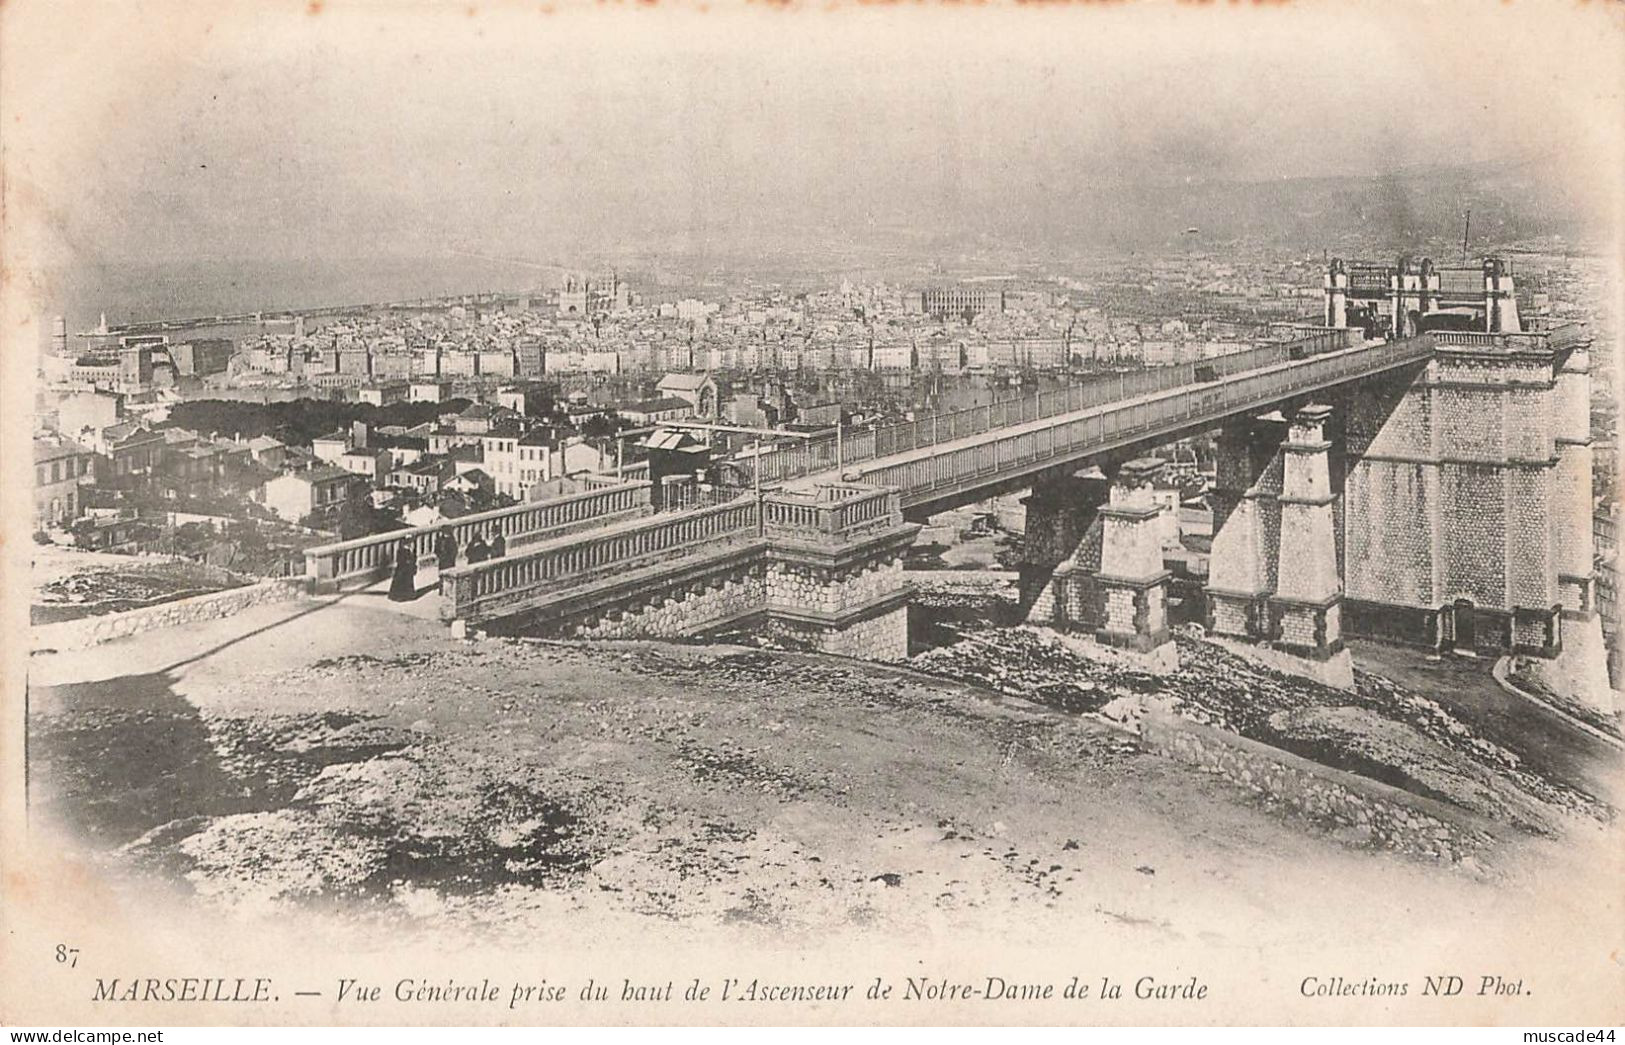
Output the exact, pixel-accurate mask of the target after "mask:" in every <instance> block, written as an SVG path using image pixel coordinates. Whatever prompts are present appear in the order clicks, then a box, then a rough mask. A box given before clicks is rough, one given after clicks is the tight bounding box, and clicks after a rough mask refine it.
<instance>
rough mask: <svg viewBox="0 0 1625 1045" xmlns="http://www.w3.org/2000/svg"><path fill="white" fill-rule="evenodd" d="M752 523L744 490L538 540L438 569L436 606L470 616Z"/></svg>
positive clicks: (750, 533) (734, 534)
mask: <svg viewBox="0 0 1625 1045" xmlns="http://www.w3.org/2000/svg"><path fill="white" fill-rule="evenodd" d="M758 529H759V516H758V513H757V503H756V499H755V497H753V496H744V497H740V498H737V499H735V500H733V501H730V502H729V503H727V504H723V505H718V506H717V507H714V508H701V509H698V510H695V511H689V512H683V513H680V514H674V515H656V516H650V517H649V518H647V519H641V520H637V521H634V522H628V523H622V524H619V525H615V526H611V527H608V528H605V529H603V530H594V531H589V532H587V533H577V534H571V535H569V536H567V537H559V538H555V539H552V540H547V541H543V542H541V543H539V544H536V545H533V546H531V547H528V548H526V549H525V550H523V551H521V552H519V553H517V554H512V555H508V556H505V557H503V558H501V559H488V560H486V561H485V562H482V563H475V564H472V565H468V566H458V567H456V568H454V569H450V570H445V571H443V572H442V573H441V575H440V594H441V596H442V597H443V599H444V602H443V604H442V613H443V614H445V615H447V616H449V617H450V618H452V619H458V618H462V619H468V618H477V617H480V616H482V615H483V614H484V613H485V612H487V611H489V610H490V609H491V608H492V607H493V604H495V603H497V602H499V601H500V602H503V603H512V602H514V601H515V600H523V599H528V598H531V597H533V596H535V595H538V594H545V593H547V592H549V591H555V590H558V589H560V588H564V587H569V586H575V585H580V584H584V583H588V582H590V581H592V580H594V579H597V578H600V577H607V576H610V575H613V574H620V573H625V572H627V571H628V570H633V569H636V568H638V567H640V566H644V565H649V564H651V563H654V562H666V561H670V560H671V559H672V558H674V557H676V556H680V555H682V554H684V553H686V552H690V551H695V550H699V549H702V548H706V547H711V546H715V545H716V544H718V543H719V542H722V543H725V542H728V541H731V540H737V539H739V538H747V537H755V536H756V534H757V532H758ZM509 608H511V607H509Z"/></svg>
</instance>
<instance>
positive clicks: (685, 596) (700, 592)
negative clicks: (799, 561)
mask: <svg viewBox="0 0 1625 1045" xmlns="http://www.w3.org/2000/svg"><path fill="white" fill-rule="evenodd" d="M765 602H766V586H765V584H764V581H763V569H762V567H761V566H760V565H756V566H743V567H739V568H736V569H734V570H732V571H730V572H728V573H727V574H724V575H718V576H715V577H710V578H707V579H706V580H705V581H702V582H689V583H687V584H684V585H682V586H681V587H678V588H676V589H672V590H668V591H665V592H658V593H654V594H651V595H648V596H645V597H644V598H642V599H641V600H640V601H639V602H637V603H635V604H633V605H631V606H628V607H626V608H624V609H616V610H612V611H610V612H609V613H607V614H604V615H603V616H602V617H600V618H598V619H597V620H595V621H593V622H591V623H588V624H584V625H578V626H577V627H576V628H575V629H574V630H573V631H572V633H571V635H572V637H573V638H582V639H632V638H665V639H675V638H682V637H684V636H687V635H690V634H693V633H694V632H696V631H699V630H702V629H704V628H705V626H707V625H709V624H716V623H719V622H721V621H724V620H727V619H729V618H731V617H736V616H740V615H742V614H747V613H756V612H760V610H761V609H762V607H763V605H764V604H765Z"/></svg>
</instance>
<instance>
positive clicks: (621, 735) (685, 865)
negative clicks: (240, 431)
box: [30, 577, 1601, 946]
mask: <svg viewBox="0 0 1625 1045" xmlns="http://www.w3.org/2000/svg"><path fill="white" fill-rule="evenodd" d="M945 580H947V581H950V582H952V583H953V584H957V585H959V590H958V592H957V594H955V593H954V592H953V591H947V592H946V593H943V592H939V593H938V594H939V595H941V596H942V597H943V598H944V599H946V600H947V601H948V602H953V601H954V600H955V599H958V600H961V601H963V600H975V599H977V598H982V597H988V598H994V599H1001V600H1002V599H1004V598H1005V595H1006V594H1007V593H1005V588H1006V587H1007V586H1008V583H1009V582H1008V578H1002V577H991V578H975V577H973V578H952V577H947V578H945ZM989 586H991V587H989ZM927 601H928V602H929V601H930V600H929V599H928V600H927ZM375 602H376V600H375ZM358 647H360V648H370V649H371V650H373V652H371V653H367V654H360V655H357V654H355V653H353V652H351V651H353V650H355V649H356V648H358ZM974 650H980V653H974V654H973V651H974ZM916 663H917V664H918V666H919V667H921V668H924V669H927V670H928V671H929V672H930V673H929V674H928V673H925V672H922V671H917V670H913V669H910V668H889V667H881V666H876V665H871V664H863V663H858V662H853V661H845V660H840V659H838V658H829V657H823V656H818V655H804V654H790V653H783V652H769V651H762V650H754V649H747V648H742V647H737V646H690V645H678V644H669V643H656V642H633V643H603V644H567V643H546V642H535V641H526V640H483V641H477V642H476V641H467V642H456V641H453V640H451V639H450V638H449V637H448V636H447V634H446V632H445V630H444V629H443V628H441V627H440V626H438V625H436V624H435V623H433V622H429V621H420V620H415V619H412V618H409V617H402V616H399V615H396V614H391V613H388V612H387V611H385V610H382V609H380V608H378V606H377V605H374V604H369V603H368V602H367V600H366V599H365V598H363V597H351V598H346V599H340V600H337V601H334V602H330V603H325V604H316V605H311V604H289V605H270V606H263V607H255V608H254V609H252V610H250V611H247V612H245V613H244V614H242V615H240V616H239V617H238V618H236V619H233V620H225V621H215V622H208V623H207V624H203V625H198V626H196V627H193V628H188V629H184V630H176V631H175V632H173V633H170V632H155V633H148V634H147V635H143V636H137V637H135V638H133V639H130V640H121V641H120V642H116V643H112V644H108V645H107V646H103V647H98V648H97V649H95V650H91V651H85V652H82V653H77V654H42V655H39V656H36V657H35V658H34V663H33V666H32V669H31V677H32V678H33V680H34V686H33V688H32V690H31V712H32V713H31V716H30V744H31V747H30V752H31V763H30V765H31V787H32V789H33V801H34V805H35V808H36V810H37V811H38V813H39V814H40V816H41V817H42V820H44V821H48V822H50V823H53V824H57V825H60V827H61V828H62V829H63V830H65V831H66V832H67V833H68V834H69V835H71V836H72V837H73V838H75V839H77V840H78V841H77V844H79V845H83V846H84V847H85V849H86V850H87V851H88V852H90V853H92V854H93V855H94V859H96V860H97V861H99V862H102V863H104V864H106V865H107V866H108V867H110V868H112V869H115V870H116V871H118V872H119V873H120V874H129V873H134V874H136V875H139V876H146V877H145V879H144V880H152V881H157V882H161V883H164V884H165V887H166V888H167V887H175V888H178V889H180V890H181V891H183V892H184V893H185V894H187V895H188V896H189V897H190V898H191V902H201V903H202V904H204V905H205V906H206V908H208V909H213V910H217V911H220V912H222V913H225V914H227V915H229V916H231V917H234V918H237V917H246V918H255V917H264V916H271V917H276V918H279V919H280V918H283V917H285V916H287V915H288V914H289V913H290V912H296V911H305V912H309V911H320V912H328V911H331V912H339V913H341V914H342V916H343V917H342V920H343V921H344V922H346V923H355V924H358V925H371V926H374V927H376V926H377V925H379V924H380V923H383V924H386V925H388V926H389V927H391V928H390V931H392V932H394V931H401V930H403V929H405V928H409V927H417V928H419V929H426V928H427V927H433V928H434V929H435V931H437V932H439V931H447V930H448V927H449V928H453V929H456V930H457V931H466V932H469V933H473V934H477V935H480V936H481V937H482V938H483V937H485V936H489V935H492V934H496V935H517V936H520V937H523V936H524V935H525V934H535V933H542V932H545V933H548V934H550V938H552V937H558V936H559V935H560V934H561V933H566V932H568V931H570V927H574V929H575V931H578V932H581V933H582V934H583V935H584V936H586V937H588V938H593V937H594V936H595V935H596V934H600V933H608V932H611V931H614V930H615V929H616V928H617V927H618V928H619V929H621V930H624V931H625V932H626V933H628V934H633V935H635V934H638V933H642V932H646V931H647V930H648V927H649V926H650V925H655V924H659V925H669V926H684V927H689V928H694V927H710V928H712V929H714V930H717V931H724V932H728V933H733V934H743V935H744V936H745V937H749V938H752V939H757V940H768V941H772V940H781V939H786V938H798V939H809V938H815V937H831V936H840V937H844V936H845V935H847V934H852V933H857V934H877V935H882V936H885V937H887V938H891V937H893V936H895V935H897V934H900V933H903V934H907V933H934V932H938V931H944V932H953V933H960V932H975V931H986V932H990V933H995V934H997V935H998V937H999V938H1000V939H1001V940H1003V941H1005V942H1007V943H1010V942H1013V941H1017V940H1020V939H1023V938H1029V937H1031V938H1034V939H1049V940H1054V939H1056V938H1058V937H1057V934H1060V935H1061V936H1065V934H1067V933H1074V932H1080V931H1082V932H1090V933H1093V932H1097V931H1100V930H1102V929H1103V928H1104V929H1108V930H1110V931H1113V932H1122V933H1126V934H1128V935H1129V936H1130V937H1133V938H1136V939H1142V940H1143V939H1169V940H1186V941H1193V940H1195V941H1212V940H1220V939H1228V940H1231V941H1233V942H1236V943H1238V944H1241V943H1245V944H1246V945H1248V946H1252V945H1253V944H1254V942H1255V941H1256V940H1257V939H1258V938H1259V933H1260V928H1259V927H1260V925H1263V926H1267V927H1268V928H1267V930H1266V931H1265V933H1264V935H1265V937H1267V938H1282V939H1285V938H1291V939H1297V940H1305V939H1315V938H1318V937H1317V934H1324V933H1325V932H1326V931H1328V930H1327V927H1326V926H1325V925H1321V924H1317V923H1316V922H1315V921H1314V919H1313V918H1309V920H1307V921H1306V920H1305V918H1308V915H1302V916H1299V915H1294V917H1293V918H1292V919H1289V920H1284V921H1283V920H1280V919H1279V918H1277V917H1276V915H1275V914H1274V913H1273V912H1276V911H1278V910H1279V909H1281V908H1280V906H1279V905H1280V904H1282V903H1288V904H1292V905H1294V906H1293V907H1292V908H1291V909H1293V910H1295V911H1300V912H1308V911H1319V910H1326V911H1328V912H1335V911H1336V910H1337V909H1338V905H1339V903H1341V902H1343V901H1340V900H1339V899H1338V898H1339V897H1344V899H1345V900H1346V902H1347V903H1358V904H1359V905H1361V909H1362V910H1364V911H1372V910H1373V908H1374V906H1375V908H1377V910H1375V913H1373V914H1372V917H1379V918H1380V917H1385V916H1386V917H1391V918H1393V919H1394V920H1395V921H1396V923H1397V922H1400V921H1403V920H1404V919H1405V918H1406V917H1408V916H1409V915H1408V914H1407V912H1410V911H1412V910H1414V909H1415V907H1416V905H1418V904H1421V905H1423V906H1424V907H1425V909H1429V910H1436V911H1438V912H1440V916H1441V917H1443V916H1444V913H1445V912H1449V913H1450V916H1451V917H1464V918H1465V917H1473V916H1474V914H1473V912H1475V911H1477V910H1479V908H1480V906H1481V905H1485V904H1493V903H1499V902H1502V901H1501V899H1498V897H1500V896H1502V894H1500V893H1498V892H1496V891H1495V889H1498V888H1500V887H1494V888H1492V887H1491V886H1489V885H1488V884H1486V883H1484V882H1482V881H1479V880H1478V879H1476V878H1474V877H1472V876H1466V877H1464V876H1463V875H1462V874H1461V873H1460V872H1459V871H1452V870H1449V869H1444V868H1440V867H1438V866H1436V865H1427V864H1420V863H1414V862H1411V861H1407V860H1404V859H1402V858H1399V857H1396V856H1392V855H1389V854H1381V853H1374V852H1368V851H1362V850H1355V849H1349V848H1346V847H1344V846H1342V845H1340V844H1338V843H1337V842H1336V841H1335V840H1333V839H1332V838H1331V837H1330V834H1329V833H1328V832H1326V831H1324V830H1322V829H1320V828H1318V827H1316V826H1315V825H1310V824H1305V823H1303V822H1300V821H1295V820H1292V819H1290V818H1288V817H1286V816H1285V815H1282V814H1279V813H1277V812H1276V811H1274V810H1272V809H1269V808H1267V807H1265V806H1263V805H1261V804H1259V803H1258V802H1257V801H1256V800H1255V799H1253V798H1252V797H1251V796H1250V795H1248V794H1246V793H1243V792H1240V791H1238V790H1236V789H1232V788H1228V787H1226V786H1224V785H1221V784H1217V783H1216V782H1215V781H1213V780H1212V779H1211V778H1208V777H1204V776H1202V775H1201V774H1199V773H1196V772H1194V771H1192V770H1189V769H1186V768H1184V767H1182V766H1180V765H1177V764H1175V763H1172V762H1170V761H1168V760H1165V759H1161V758H1158V757H1155V756H1152V755H1149V754H1146V753H1144V752H1142V751H1141V750H1140V748H1139V745H1138V743H1137V741H1136V739H1135V738H1134V737H1133V736H1131V735H1129V734H1127V733H1125V732H1123V731H1122V730H1120V729H1118V728H1115V727H1113V726H1112V725H1110V724H1109V723H1106V722H1103V721H1099V720H1096V719H1094V718H1093V717H1091V716H1089V715H1085V714H1080V713H1079V709H1082V708H1087V707H1089V706H1092V705H1095V704H1097V703H1098V702H1099V701H1100V699H1101V698H1102V697H1103V696H1104V695H1105V693H1106V692H1107V691H1112V692H1115V691H1117V690H1120V689H1127V690H1133V689H1135V688H1136V687H1141V686H1152V685H1159V686H1161V685H1168V684H1170V683H1171V684H1172V685H1173V686H1174V687H1175V688H1177V689H1178V690H1179V692H1180V693H1181V696H1182V699H1185V700H1187V701H1189V705H1190V707H1191V709H1192V711H1193V713H1206V714H1211V715H1215V716H1219V715H1228V716H1230V718H1231V719H1233V720H1234V721H1236V722H1238V723H1241V724H1243V725H1247V724H1251V727H1250V728H1255V727H1256V726H1257V723H1259V722H1263V723H1265V724H1272V725H1271V728H1275V729H1277V730H1278V731H1280V733H1281V734H1282V735H1291V736H1298V737H1306V738H1316V739H1319V738H1323V737H1326V736H1328V735H1334V736H1338V737H1341V735H1342V734H1334V733H1333V731H1334V730H1337V729H1348V730H1350V731H1351V732H1352V733H1354V734H1358V735H1365V734H1364V732H1363V731H1362V730H1361V729H1360V728H1359V727H1350V726H1348V722H1349V721H1350V720H1349V718H1348V716H1349V715H1351V714H1354V713H1355V712H1357V713H1359V714H1362V715H1364V714H1371V715H1379V717H1381V720H1382V721H1383V722H1391V721H1407V722H1409V723H1410V725H1409V726H1408V727H1407V728H1408V729H1410V730H1411V731H1412V732H1411V733H1408V734H1406V735H1405V740H1404V742H1403V743H1401V742H1399V741H1394V745H1395V747H1396V748H1398V749H1400V750H1408V749H1407V748H1406V745H1407V744H1409V745H1413V746H1414V745H1420V744H1424V742H1425V743H1426V744H1431V745H1436V746H1435V747H1426V748H1425V750H1426V751H1427V758H1428V759H1430V760H1431V761H1427V762H1426V766H1427V768H1428V770H1429V772H1428V773H1427V774H1426V775H1424V773H1423V767H1422V764H1421V761H1420V760H1418V764H1417V766H1415V767H1413V768H1410V769H1408V770H1407V771H1408V772H1410V773H1411V774H1412V775H1414V776H1415V778H1416V779H1417V780H1421V781H1425V782H1427V783H1428V785H1429V786H1430V787H1432V788H1433V789H1434V790H1436V791H1437V792H1440V793H1445V794H1448V795H1450V796H1451V797H1452V798H1454V799H1456V800H1465V799H1471V800H1472V801H1474V802H1476V803H1477V805H1478V807H1480V808H1484V809H1495V810H1499V811H1501V812H1503V813H1506V814H1507V815H1509V816H1513V817H1515V818H1517V819H1519V820H1520V821H1527V822H1528V823H1529V824H1530V825H1531V826H1533V827H1535V828H1536V829H1538V830H1549V829H1552V825H1553V824H1554V823H1555V822H1556V819H1557V816H1556V814H1555V813H1554V812H1553V810H1554V809H1557V808H1561V807H1564V806H1565V804H1572V805H1573V806H1574V807H1575V808H1577V809H1578V810H1580V812H1581V813H1582V814H1583V815H1582V816H1581V817H1578V818H1571V819H1577V820H1581V821H1584V822H1588V823H1590V824H1591V828H1590V829H1589V830H1592V831H1593V833H1595V832H1598V831H1600V830H1601V828H1600V827H1599V826H1598V823H1597V821H1596V819H1595V817H1596V816H1598V815H1601V810H1600V806H1599V805H1598V803H1597V802H1596V800H1595V799H1594V798H1588V797H1586V796H1584V795H1583V794H1580V793H1579V792H1578V790H1577V789H1574V788H1571V787H1567V786H1565V785H1563V784H1562V783H1560V782H1557V781H1553V780H1548V779H1546V778H1544V777H1539V775H1538V774H1534V775H1533V776H1535V777H1538V779H1531V780H1530V781H1528V782H1527V783H1526V782H1524V781H1523V780H1522V778H1519V777H1518V776H1517V773H1518V772H1519V769H1518V767H1517V766H1516V765H1511V766H1508V765H1506V764H1505V763H1504V755H1503V753H1502V752H1501V749H1499V748H1497V747H1496V745H1495V744H1494V742H1493V741H1490V740H1486V739H1484V738H1482V737H1478V736H1477V735H1476V734H1472V733H1471V732H1470V731H1469V732H1468V733H1467V734H1464V735H1459V736H1458V735H1457V731H1456V728H1455V725H1453V724H1452V723H1451V722H1448V721H1443V722H1440V723H1437V724H1432V720H1433V719H1434V718H1436V717H1437V716H1436V715H1435V713H1434V712H1433V711H1432V710H1431V709H1430V708H1428V707H1427V706H1426V705H1425V704H1418V703H1415V702H1414V701H1413V700H1412V699H1411V696H1410V695H1397V696H1396V695H1391V694H1389V692H1388V691H1387V690H1386V689H1384V688H1383V687H1382V686H1381V684H1379V683H1368V684H1367V685H1368V686H1370V687H1373V688H1370V690H1369V692H1367V691H1365V690H1362V695H1361V696H1360V698H1359V700H1358V701H1355V702H1352V703H1350V702H1347V701H1345V702H1344V703H1342V704H1336V705H1330V704H1319V703H1316V702H1315V701H1313V700H1307V699H1304V698H1303V697H1302V696H1301V693H1302V687H1301V686H1295V685H1292V684H1288V683H1284V682H1281V681H1280V680H1275V679H1271V678H1270V677H1269V676H1268V675H1267V674H1260V673H1257V672H1251V671H1244V670H1243V669H1242V668H1241V667H1240V666H1238V665H1237V664H1236V663H1234V662H1232V661H1230V660H1225V659H1223V658H1213V659H1212V660H1211V661H1210V662H1205V664H1204V666H1203V667H1202V668H1200V669H1199V670H1198V669H1195V668H1193V669H1191V670H1189V671H1188V672H1186V673H1183V674H1182V675H1179V676H1174V677H1172V679H1170V680H1158V681H1153V680H1150V679H1149V678H1145V679H1142V678H1140V677H1138V676H1135V675H1133V674H1132V673H1131V672H1126V671H1120V670H1116V669H1107V668H1102V667H1100V666H1093V665H1089V664H1087V663H1085V662H1083V661H1082V660H1080V659H1078V658H1077V657H1076V655H1075V651H1072V650H1069V649H1068V648H1067V647H1066V646H1065V644H1063V643H1060V642H1059V641H1058V640H1057V641H1053V642H1052V641H1050V640H1049V639H1046V638H1044V637H1042V636H1040V635H1039V634H1037V633H1033V632H1028V631H1025V630H1016V631H1010V632H1003V633H998V634H986V635H975V634H966V635H964V636H963V638H962V640H961V642H960V644H957V645H953V646H950V647H948V648H945V649H940V650H937V651H936V652H935V653H928V654H926V655H924V656H922V657H919V658H917V661H916ZM1068 679H1070V681H1068ZM1067 687H1070V688H1067ZM1238 687H1240V688H1238ZM1248 687H1251V688H1250V689H1249V688H1248ZM1271 687H1273V688H1271ZM1245 693H1251V698H1250V699H1252V700H1254V701H1261V700H1262V701H1268V704H1267V705H1264V704H1260V706H1259V708H1258V709H1257V710H1252V709H1251V706H1250V705H1246V706H1244V702H1242V700H1241V697H1242V695H1243V694H1245ZM1385 701H1386V702H1388V703H1384V702H1385ZM1348 709H1353V711H1350V710H1348ZM1322 715H1324V716H1326V717H1322ZM1412 719H1414V721H1411V720H1412ZM1447 738H1454V739H1450V740H1447ZM1480 747H1483V750H1482V751H1480V750H1479V748H1480ZM1474 752H1477V753H1476V754H1474ZM1379 754H1381V755H1383V756H1384V757H1386V751H1385V752H1381V753H1379ZM1407 757H1409V756H1407ZM1406 764H1407V765H1409V763H1406ZM1496 765H1500V766H1501V767H1502V770H1503V771H1505V772H1506V774H1507V777H1508V779H1510V780H1512V781H1514V783H1512V784H1504V783H1500V782H1498V780H1497V779H1495V778H1494V773H1492V769H1493V767H1494V766H1496ZM1474 783H1477V784H1482V790H1481V792H1475V791H1473V790H1472V788H1471V787H1470V786H1469V784H1474ZM1464 796H1465V799H1464ZM1577 830H1586V829H1585V828H1583V827H1581V828H1577ZM1529 844H1535V843H1534V842H1533V841H1531V842H1530V843H1529ZM1522 852H1523V850H1522V847H1521V843H1517V842H1516V840H1513V841H1512V842H1510V843H1508V848H1506V849H1505V850H1504V851H1503V852H1502V853H1500V854H1498V855H1497V856H1496V857H1495V858H1494V860H1493V861H1492V864H1493V866H1492V868H1491V871H1492V877H1495V878H1497V879H1498V880H1502V879H1504V880H1517V876H1518V874H1520V873H1521V872H1520V871H1519V870H1518V869H1519V868H1521V867H1522V866H1523V856H1522V855H1521V854H1522ZM1328 883H1332V884H1330V885H1328ZM1388 908H1391V910H1390V909H1388ZM1328 917H1335V915H1334V914H1332V913H1328ZM1238 933H1240V934H1242V935H1239V936H1238V935H1237V934H1238Z"/></svg>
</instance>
